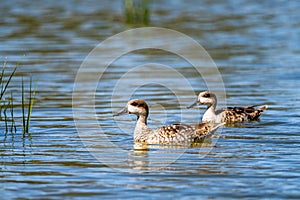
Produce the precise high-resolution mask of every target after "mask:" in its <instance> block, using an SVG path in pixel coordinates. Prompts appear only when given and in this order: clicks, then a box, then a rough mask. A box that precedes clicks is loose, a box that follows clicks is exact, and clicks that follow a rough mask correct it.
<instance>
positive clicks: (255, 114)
mask: <svg viewBox="0 0 300 200" xmlns="http://www.w3.org/2000/svg"><path fill="white" fill-rule="evenodd" d="M197 104H206V105H207V110H206V111H205V113H204V115H203V117H202V122H213V123H222V122H225V123H235V122H244V121H252V120H257V119H258V118H259V116H260V115H261V114H262V113H263V111H264V110H266V109H267V108H268V106H267V105H264V106H262V107H260V108H258V109H255V107H257V106H246V107H227V108H223V109H220V110H216V107H217V97H216V95H215V94H214V93H213V92H210V91H204V92H201V93H200V94H199V95H198V98H197V100H196V102H195V103H193V104H192V105H190V106H188V107H187V108H192V107H194V106H195V105H197Z"/></svg>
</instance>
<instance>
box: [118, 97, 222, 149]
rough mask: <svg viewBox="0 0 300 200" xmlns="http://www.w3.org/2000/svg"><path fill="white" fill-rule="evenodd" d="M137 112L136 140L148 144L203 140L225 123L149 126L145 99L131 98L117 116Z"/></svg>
mask: <svg viewBox="0 0 300 200" xmlns="http://www.w3.org/2000/svg"><path fill="white" fill-rule="evenodd" d="M123 114H135V115H136V116H137V123H136V127H135V129H134V141H135V142H138V143H146V144H182V143H192V142H197V141H201V140H202V139H204V138H205V137H207V136H209V135H211V134H212V133H214V132H215V131H216V130H217V129H218V128H219V127H220V126H221V125H223V124H212V123H202V124H191V125H188V124H170V125H168V126H162V127H159V128H157V129H150V128H149V127H148V126H147V117H148V115H149V108H148V105H147V103H146V102H145V101H144V100H140V99H133V100H130V101H129V102H128V103H127V105H126V107H125V108H124V109H123V110H122V111H120V112H119V113H117V114H116V115H115V116H119V115H123Z"/></svg>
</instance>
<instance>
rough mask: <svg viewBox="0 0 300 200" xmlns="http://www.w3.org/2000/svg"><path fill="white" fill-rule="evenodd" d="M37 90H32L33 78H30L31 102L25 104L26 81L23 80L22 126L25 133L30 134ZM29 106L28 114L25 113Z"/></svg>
mask: <svg viewBox="0 0 300 200" xmlns="http://www.w3.org/2000/svg"><path fill="white" fill-rule="evenodd" d="M35 92H36V88H34V89H32V77H30V82H29V100H28V104H26V103H25V97H24V96H25V95H24V94H25V90H24V80H23V78H22V122H23V123H22V125H23V133H29V125H30V119H31V113H32V107H33V102H34V97H35ZM26 105H27V114H26V112H25V106H26Z"/></svg>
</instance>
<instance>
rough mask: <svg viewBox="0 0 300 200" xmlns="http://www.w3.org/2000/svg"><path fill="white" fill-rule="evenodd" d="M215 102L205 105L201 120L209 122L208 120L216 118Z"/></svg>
mask: <svg viewBox="0 0 300 200" xmlns="http://www.w3.org/2000/svg"><path fill="white" fill-rule="evenodd" d="M215 109H216V103H215V102H213V103H212V104H208V105H207V109H206V111H205V113H204V115H203V117H202V121H204V122H209V121H215V120H216V117H217V116H216V111H215Z"/></svg>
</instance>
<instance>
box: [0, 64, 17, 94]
mask: <svg viewBox="0 0 300 200" xmlns="http://www.w3.org/2000/svg"><path fill="white" fill-rule="evenodd" d="M17 68H18V66H16V67H15V68H14V70H13V71H12V73H11V74H10V75H9V77H8V80H7V81H6V83H5V84H3V83H4V81H3V77H2V78H1V85H2V88H1V94H0V99H2V97H3V95H4V94H5V92H6V89H7V87H8V85H9V83H10V81H11V79H12V77H13V76H14V74H15V72H16V70H17ZM1 76H4V72H3V71H2V74H1Z"/></svg>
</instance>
